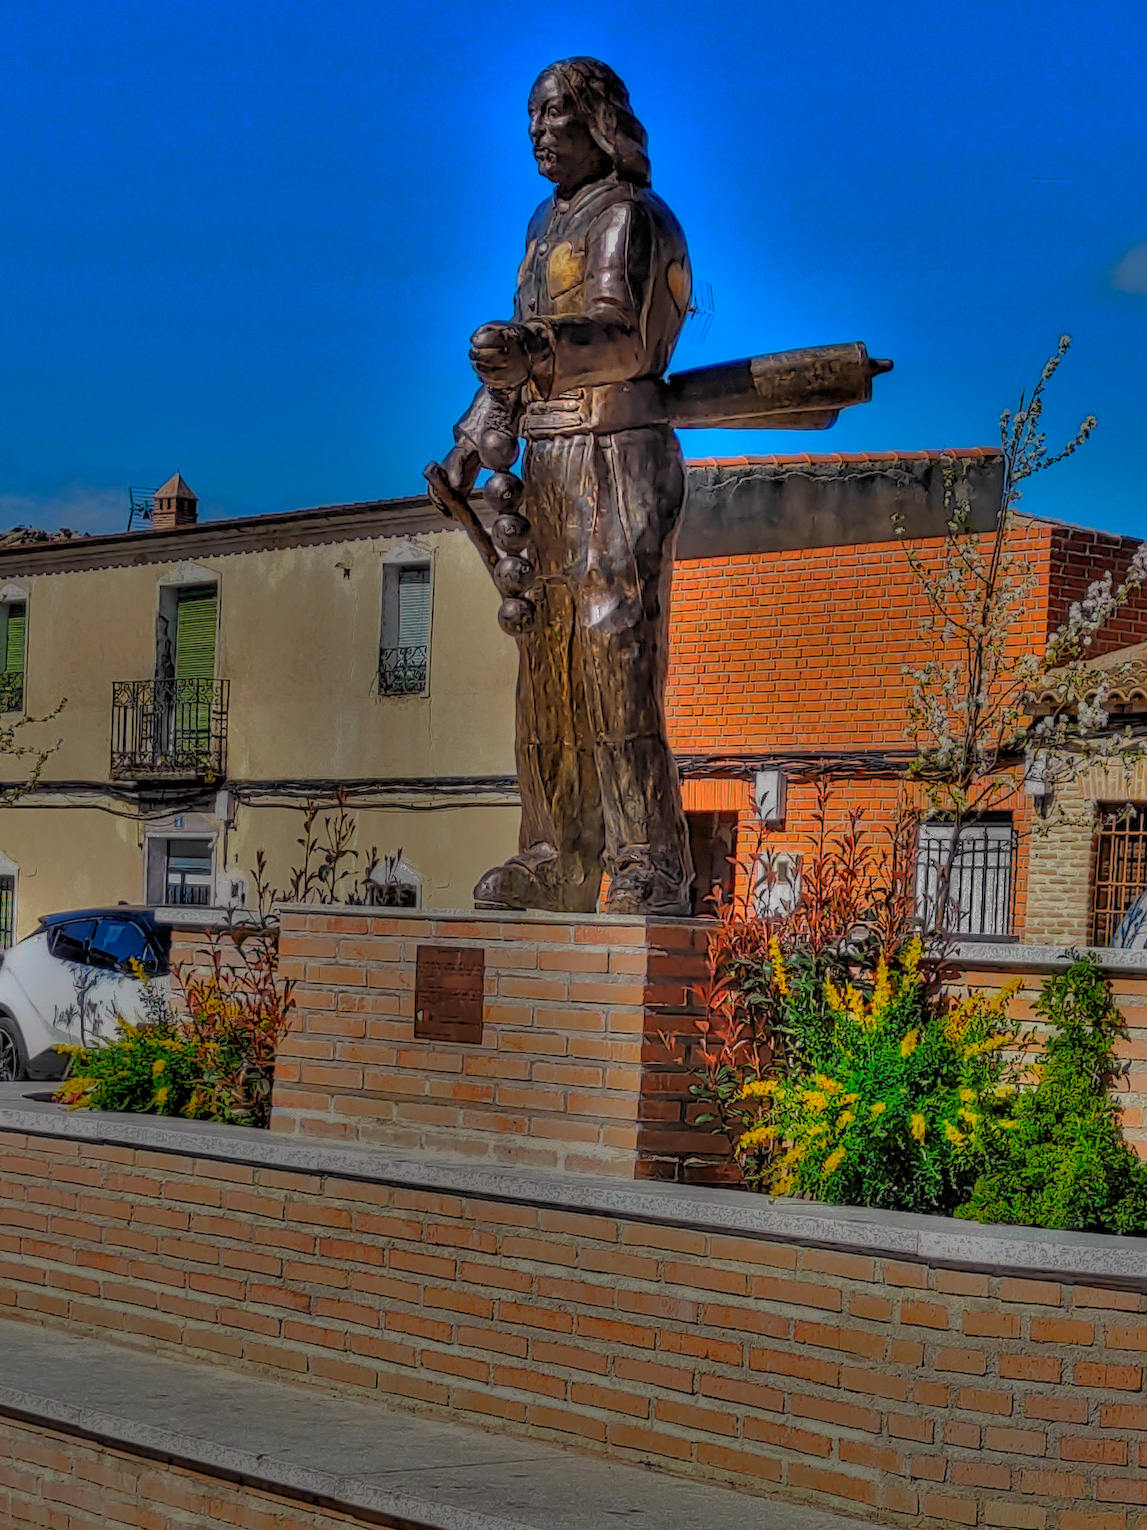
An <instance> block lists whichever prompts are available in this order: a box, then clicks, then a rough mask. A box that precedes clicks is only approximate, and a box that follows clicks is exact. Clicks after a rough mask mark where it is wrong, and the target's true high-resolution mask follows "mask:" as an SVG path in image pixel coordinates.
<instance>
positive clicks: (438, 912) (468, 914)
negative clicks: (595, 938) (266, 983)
mask: <svg viewBox="0 0 1147 1530" xmlns="http://www.w3.org/2000/svg"><path fill="white" fill-rule="evenodd" d="M275 906H276V908H277V909H278V911H279V912H280V913H281V914H318V915H326V916H333V917H336V918H337V917H339V916H343V917H345V918H348V919H401V920H407V921H410V922H411V923H415V924H425V923H435V924H441V923H445V922H447V921H449V920H453V919H456V920H458V922H459V923H460V924H475V925H484V924H488V925H491V926H495V925H500V924H515V925H519V924H522V925H528V924H540V925H562V924H565V925H570V926H576V927H580V926H581V925H591V926H594V927H600V928H604V929H610V930H616V929H631V928H632V929H639V930H645V929H660V928H663V927H664V926H665V925H673V926H674V927H678V926H679V927H680V928H682V929H687V930H703V929H707V928H711V929H716V923H715V921H714V920H712V919H700V918H696V917H689V918H672V919H671V918H667V917H665V916H663V915H661V914H553V913H549V912H547V911H546V910H544V909H534V908H385V907H383V906H382V905H381V904H377V903H279V904H276V905H275Z"/></svg>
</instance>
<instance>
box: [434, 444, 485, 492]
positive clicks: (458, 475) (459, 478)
mask: <svg viewBox="0 0 1147 1530" xmlns="http://www.w3.org/2000/svg"><path fill="white" fill-rule="evenodd" d="M480 466H481V463H480V462H479V460H478V453H477V452H476V451H475V450H474V448H473V447H472V446H471V445H470V443H469V441H467V440H465V438H463V439H462V440H461V441H459V442H458V443H457V444H456V445H454V446H452V447H451V448H450V450H449V451H448V452H447V453H446V455H445V457H443V459H442V471H443V472H444V473H445V474H446V477H447V479H448V480H449V483H450V487H451V488H452V489H455V490H457V492H458V493H459V494H461V495H462V497H463V499H465V497H466V496H467V495H468V494H469V492H470V490H471V489H472V488H473V487H474V480H475V479H476V478H477V476H478V469H479V468H480Z"/></svg>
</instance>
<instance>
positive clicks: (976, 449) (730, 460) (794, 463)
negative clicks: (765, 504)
mask: <svg viewBox="0 0 1147 1530" xmlns="http://www.w3.org/2000/svg"><path fill="white" fill-rule="evenodd" d="M1000 455H1001V453H1000V449H999V447H998V446H952V447H942V448H938V449H936V450H932V451H924V452H795V453H792V454H780V453H770V454H765V455H762V456H754V457H690V458H689V466H690V467H704V468H712V467H779V468H784V467H800V466H809V465H814V466H821V465H823V466H825V467H841V466H844V465H846V464H850V465H860V466H865V465H868V466H871V467H890V466H893V465H895V464H896V463H897V462H939V461H940V460H941V459H942V458H944V457H973V458H976V459H982V458H987V457H999V456H1000Z"/></svg>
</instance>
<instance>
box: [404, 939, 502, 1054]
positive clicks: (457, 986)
mask: <svg viewBox="0 0 1147 1530" xmlns="http://www.w3.org/2000/svg"><path fill="white" fill-rule="evenodd" d="M485 986H486V953H485V952H484V951H482V950H481V949H480V948H478V949H476V948H474V947H473V946H419V947H418V962H417V966H416V968H415V973H414V1034H415V1036H418V1037H422V1038H423V1039H424V1040H427V1041H465V1042H470V1043H472V1044H473V1045H475V1046H477V1045H480V1044H481V1041H482V1006H483V995H484V991H485Z"/></svg>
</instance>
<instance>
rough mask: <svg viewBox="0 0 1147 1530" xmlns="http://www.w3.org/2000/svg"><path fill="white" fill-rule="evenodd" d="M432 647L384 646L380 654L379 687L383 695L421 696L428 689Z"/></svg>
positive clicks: (423, 645)
mask: <svg viewBox="0 0 1147 1530" xmlns="http://www.w3.org/2000/svg"><path fill="white" fill-rule="evenodd" d="M429 664H430V649H429V647H428V646H427V645H426V644H425V643H423V644H422V645H421V647H418V648H382V649H380V650H379V655H378V689H379V694H380V695H382V696H421V695H422V693H423V692H424V691H425V690H426V675H427V670H428V668H429Z"/></svg>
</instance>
